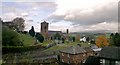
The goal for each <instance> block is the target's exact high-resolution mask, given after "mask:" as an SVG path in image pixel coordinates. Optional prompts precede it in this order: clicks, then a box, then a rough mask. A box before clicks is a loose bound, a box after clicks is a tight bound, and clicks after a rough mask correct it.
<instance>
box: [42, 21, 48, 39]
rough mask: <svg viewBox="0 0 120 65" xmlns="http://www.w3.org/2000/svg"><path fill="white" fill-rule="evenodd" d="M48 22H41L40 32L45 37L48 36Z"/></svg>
mask: <svg viewBox="0 0 120 65" xmlns="http://www.w3.org/2000/svg"><path fill="white" fill-rule="evenodd" d="M48 25H49V24H48V23H47V22H46V21H44V22H42V23H41V34H42V35H43V36H44V38H45V39H47V37H48Z"/></svg>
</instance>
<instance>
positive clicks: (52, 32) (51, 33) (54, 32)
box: [48, 30, 62, 35]
mask: <svg viewBox="0 0 120 65" xmlns="http://www.w3.org/2000/svg"><path fill="white" fill-rule="evenodd" d="M56 33H59V34H62V32H61V31H50V30H49V31H48V34H50V35H53V34H56Z"/></svg>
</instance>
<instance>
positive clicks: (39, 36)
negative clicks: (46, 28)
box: [35, 33, 44, 43]
mask: <svg viewBox="0 0 120 65" xmlns="http://www.w3.org/2000/svg"><path fill="white" fill-rule="evenodd" d="M35 37H36V39H37V40H38V41H39V42H41V43H43V41H44V37H43V36H42V35H41V34H40V33H36V35H35Z"/></svg>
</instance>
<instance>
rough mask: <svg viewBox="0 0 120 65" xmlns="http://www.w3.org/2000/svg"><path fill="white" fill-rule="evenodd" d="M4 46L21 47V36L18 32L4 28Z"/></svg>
mask: <svg viewBox="0 0 120 65" xmlns="http://www.w3.org/2000/svg"><path fill="white" fill-rule="evenodd" d="M2 45H3V46H21V45H22V43H20V39H19V35H18V33H17V32H16V31H13V30H11V29H9V28H8V27H7V26H2Z"/></svg>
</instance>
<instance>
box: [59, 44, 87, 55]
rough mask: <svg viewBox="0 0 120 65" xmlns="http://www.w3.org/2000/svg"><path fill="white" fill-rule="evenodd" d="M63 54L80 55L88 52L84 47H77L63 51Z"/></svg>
mask: <svg viewBox="0 0 120 65" xmlns="http://www.w3.org/2000/svg"><path fill="white" fill-rule="evenodd" d="M61 52H64V53H68V54H80V53H85V52H86V51H85V50H84V49H83V48H82V47H80V46H78V45H77V46H71V47H68V48H66V49H64V50H61Z"/></svg>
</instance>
